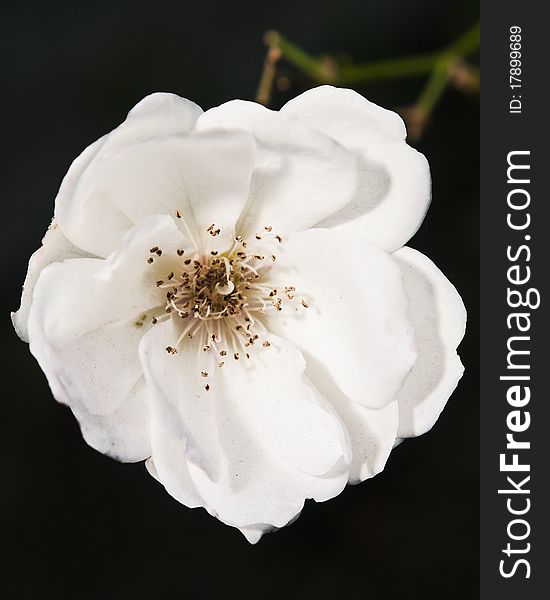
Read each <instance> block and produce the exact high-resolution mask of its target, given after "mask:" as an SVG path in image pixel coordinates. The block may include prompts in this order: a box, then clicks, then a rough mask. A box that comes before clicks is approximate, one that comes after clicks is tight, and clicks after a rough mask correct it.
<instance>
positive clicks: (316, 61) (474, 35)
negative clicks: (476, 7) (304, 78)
mask: <svg viewBox="0 0 550 600" xmlns="http://www.w3.org/2000/svg"><path fill="white" fill-rule="evenodd" d="M479 31H480V29H479V23H477V24H476V25H474V26H473V27H472V28H470V29H469V30H468V31H466V32H465V33H464V34H463V35H461V36H460V37H459V38H458V39H456V40H455V41H454V42H453V43H452V44H450V45H449V46H447V47H446V48H444V49H443V50H440V51H438V52H432V53H428V54H420V55H418V56H407V57H402V58H393V59H388V60H381V61H376V62H368V63H363V64H359V65H342V66H340V67H338V66H337V65H336V63H335V61H333V60H331V59H330V58H327V57H324V58H323V57H321V58H316V57H313V56H311V55H310V54H308V53H307V52H305V51H304V50H302V49H301V48H299V47H298V46H296V45H295V44H293V43H292V42H290V41H289V40H287V39H286V38H285V37H284V36H282V35H281V34H280V33H278V32H275V31H272V32H270V33H268V34H267V35H266V43H267V44H268V45H269V46H271V47H276V48H279V49H280V51H281V55H282V57H283V58H284V59H286V60H287V61H288V62H289V63H291V64H292V65H294V66H295V67H297V68H298V69H300V70H301V71H302V72H303V73H305V74H306V75H308V76H309V77H311V79H313V80H314V81H317V82H320V83H337V84H340V85H342V84H350V83H361V82H366V81H373V80H380V79H393V78H396V77H407V76H416V75H425V74H428V73H431V72H432V71H433V70H434V69H435V70H438V69H439V67H438V66H437V65H438V64H439V63H440V61H441V59H442V57H444V56H446V57H449V56H451V55H452V56H454V57H455V58H456V57H466V56H468V55H469V54H471V53H472V52H475V51H476V50H477V49H478V48H479V35H480V34H479ZM434 85H435V84H434Z"/></svg>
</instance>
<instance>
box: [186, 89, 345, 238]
mask: <svg viewBox="0 0 550 600" xmlns="http://www.w3.org/2000/svg"><path fill="white" fill-rule="evenodd" d="M219 128H224V129H240V130H244V131H247V132H249V133H250V134H252V135H253V137H254V139H255V140H256V144H257V148H258V151H257V156H256V163H255V166H254V173H253V176H252V182H251V186H250V196H249V199H248V203H247V206H246V208H245V210H244V211H243V214H242V216H241V219H240V221H239V223H238V225H237V229H238V232H239V233H240V234H241V235H243V236H244V237H249V236H252V235H254V234H255V233H258V232H259V231H262V230H263V228H264V226H271V227H273V229H274V230H275V231H277V232H280V233H287V234H288V233H291V232H293V231H300V230H303V229H307V228H308V227H311V226H312V225H314V224H315V223H317V222H319V221H320V220H322V219H324V218H325V217H327V216H328V215H330V214H332V213H334V212H335V211H337V210H338V209H340V208H342V207H343V206H345V205H346V204H347V203H348V202H349V201H350V200H351V199H352V198H353V196H354V194H355V191H356V189H357V165H356V159H355V157H354V155H353V154H352V153H350V152H348V151H347V150H345V148H344V147H343V146H341V145H340V144H338V143H337V142H335V141H334V140H332V139H330V138H329V137H327V136H325V135H322V134H321V133H319V132H317V131H314V130H312V129H310V128H308V127H304V125H302V124H301V123H299V122H298V120H297V119H295V118H293V117H292V116H288V115H283V114H281V113H279V112H276V111H271V110H268V109H267V108H265V107H263V106H261V105H259V104H256V103H253V102H244V101H242V100H234V101H232V102H227V103H226V104H222V105H221V106H219V107H217V108H213V109H211V110H208V111H207V112H205V113H204V114H203V115H202V116H201V117H200V118H199V120H198V121H197V129H198V130H199V131H200V130H211V129H213V130H216V129H219Z"/></svg>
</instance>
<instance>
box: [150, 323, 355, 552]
mask: <svg viewBox="0 0 550 600" xmlns="http://www.w3.org/2000/svg"><path fill="white" fill-rule="evenodd" d="M176 335H177V330H176V329H175V328H174V325H173V324H172V323H171V322H167V323H163V324H161V325H157V326H155V327H154V328H153V329H152V330H150V331H149V332H148V333H147V335H146V336H145V337H144V338H143V342H142V344H141V349H140V351H141V358H142V364H143V368H144V371H145V377H146V380H147V383H148V385H149V386H150V391H151V397H152V442H151V443H152V462H153V463H154V470H155V474H156V476H157V478H158V479H159V480H160V481H161V482H162V483H163V484H164V486H165V487H166V489H167V490H168V492H169V493H170V494H172V495H173V496H174V497H175V498H177V499H178V500H179V501H180V502H182V503H184V504H186V505H188V506H197V505H200V506H204V507H205V508H206V509H207V510H208V512H210V513H211V514H213V515H215V516H217V517H218V518H219V519H220V520H222V521H223V522H225V523H227V524H229V525H233V526H236V527H239V528H244V529H245V530H246V529H247V528H250V529H251V531H252V530H253V531H254V532H255V533H254V534H253V533H250V535H249V536H248V537H249V539H252V541H257V539H256V538H257V537H258V535H259V530H261V532H263V531H265V530H267V528H273V527H282V526H284V525H286V524H287V523H288V522H289V521H290V520H291V519H292V518H293V517H294V516H295V515H297V514H298V513H299V512H300V511H301V509H302V506H303V503H304V500H305V499H306V498H314V499H316V500H318V501H323V500H327V499H328V498H331V497H333V496H335V495H336V494H338V493H339V492H340V491H341V490H342V488H343V487H344V485H345V483H346V481H347V478H348V464H349V461H350V458H351V456H350V452H349V447H348V443H349V442H348V439H347V435H346V432H345V430H344V428H343V427H342V425H341V422H340V420H339V419H338V417H337V415H336V414H335V412H334V411H333V410H332V408H331V407H330V405H329V404H328V403H327V402H326V401H325V400H324V399H323V398H322V396H321V395H320V394H319V392H317V390H316V389H315V388H314V387H313V386H312V385H311V383H310V382H309V381H308V380H307V378H305V376H304V374H303V373H304V368H305V364H304V361H303V358H302V357H301V355H300V353H299V352H298V351H297V350H295V349H294V348H292V346H291V345H289V344H288V343H286V342H284V341H283V340H280V339H278V338H277V337H276V336H273V337H272V338H270V340H271V346H270V347H269V348H268V349H262V350H261V351H259V352H258V353H256V354H254V355H253V356H251V358H250V359H249V360H247V359H246V358H245V357H242V358H240V359H239V360H234V359H232V358H231V359H227V360H226V361H225V365H224V366H223V367H219V366H218V363H217V361H218V360H219V357H218V358H216V357H215V356H214V355H213V351H212V350H211V351H209V352H203V351H202V350H201V345H200V344H199V343H198V341H196V340H193V341H191V342H189V343H188V344H187V346H186V347H185V348H182V349H181V350H179V351H178V353H177V354H175V355H172V354H169V353H166V352H163V351H162V350H163V348H164V347H166V346H167V345H171V344H173V343H174V338H175V336H176ZM201 372H206V373H208V376H207V377H203V376H202V375H201ZM207 386H208V389H207Z"/></svg>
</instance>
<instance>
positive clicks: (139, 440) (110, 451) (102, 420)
mask: <svg viewBox="0 0 550 600" xmlns="http://www.w3.org/2000/svg"><path fill="white" fill-rule="evenodd" d="M71 408H72V411H73V414H74V415H75V417H76V418H77V419H78V421H79V423H80V429H81V431H82V436H83V438H84V439H85V440H86V442H87V444H88V445H90V446H91V447H92V448H95V449H96V450H98V451H99V452H101V453H102V454H106V455H107V456H110V457H111V458H115V459H116V460H120V461H122V462H138V461H140V460H145V459H146V458H148V457H149V456H151V444H150V441H149V439H150V433H149V407H148V403H147V386H146V385H145V380H144V378H143V377H140V378H139V379H138V380H137V382H136V383H135V385H134V386H133V387H132V389H131V390H130V391H129V392H128V395H127V396H126V398H125V399H124V401H123V402H122V404H120V406H118V408H116V409H115V410H114V411H113V412H111V413H107V414H104V415H96V414H93V413H91V412H89V411H88V410H86V408H85V407H84V406H83V405H73V406H72V407H71Z"/></svg>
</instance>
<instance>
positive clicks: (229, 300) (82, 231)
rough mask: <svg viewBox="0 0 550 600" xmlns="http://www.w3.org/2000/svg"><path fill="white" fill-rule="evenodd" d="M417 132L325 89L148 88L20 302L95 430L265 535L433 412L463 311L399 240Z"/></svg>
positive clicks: (453, 379)
mask: <svg viewBox="0 0 550 600" xmlns="http://www.w3.org/2000/svg"><path fill="white" fill-rule="evenodd" d="M404 140H405V128H404V125H403V122H402V121H401V119H400V118H399V117H398V116H397V115H396V114H395V113H392V112H389V111H387V110H384V109H382V108H380V107H378V106H376V105H374V104H372V103H370V102H368V101H367V100H365V99H364V98H362V97H361V96H359V95H358V94H356V93H354V92H352V91H350V90H344V89H336V88H333V87H328V86H324V87H319V88H316V89H313V90H310V91H309V92H306V93H305V94H302V95H301V96H299V97H298V98H296V99H294V100H292V101H291V102H289V103H288V104H286V105H285V106H284V107H283V108H282V110H281V111H279V112H274V111H270V110H268V109H266V108H263V107H262V106H260V105H257V104H254V103H250V102H243V101H238V100H237V101H233V102H228V103H226V104H223V105H222V106H219V107H217V108H214V109H212V110H209V111H207V112H204V113H203V112H202V111H201V109H200V108H199V107H198V106H196V105H195V104H193V103H192V102H189V101H188V100H184V99H182V98H179V97H178V96H175V95H172V94H153V95H151V96H148V97H147V98H145V99H144V100H142V101H141V102H140V103H139V104H138V105H137V106H136V107H135V108H134V109H132V111H130V113H129V115H128V118H127V119H126V121H125V122H124V123H122V125H120V126H119V127H117V128H116V129H115V130H114V131H112V132H111V133H109V134H107V135H105V136H104V137H102V138H101V139H99V140H98V141H97V142H95V143H94V144H92V145H91V146H90V147H88V148H87V149H86V150H85V151H84V152H83V153H82V154H81V155H80V156H79V157H78V158H77V159H76V160H75V161H74V163H73V164H72V165H71V167H70V169H69V172H68V173H67V175H66V176H65V178H64V180H63V183H62V185H61V188H60V191H59V194H58V196H57V198H56V202H55V215H54V219H53V222H52V225H51V226H50V229H49V230H48V232H47V234H46V236H45V238H44V240H43V244H42V247H41V248H40V249H39V250H38V251H37V252H36V253H35V254H34V255H33V256H32V258H31V261H30V264H29V271H28V274H27V279H26V281H25V286H24V292H23V297H22V301H21V308H20V309H19V311H18V312H17V313H15V314H14V316H13V319H14V324H15V327H16V329H17V331H18V333H19V335H20V336H21V337H22V338H23V339H24V340H28V341H29V342H30V349H31V352H32V353H33V354H34V356H35V357H36V359H37V360H38V362H39V364H40V366H41V367H42V369H43V370H44V372H45V374H46V376H47V378H48V382H49V384H50V387H51V389H52V392H53V394H54V396H55V398H56V399H57V400H58V401H59V402H62V403H64V404H67V405H68V406H69V407H70V408H71V409H72V411H73V412H74V414H75V416H76V417H77V419H78V420H79V422H80V425H81V428H82V433H83V436H84V438H85V439H86V441H87V442H88V444H90V445H91V446H93V447H94V448H96V449H97V450H99V451H100V452H103V453H105V454H108V455H110V456H112V457H114V458H116V459H118V460H121V461H128V462H132V461H141V460H146V461H147V467H148V469H149V472H150V473H151V474H152V475H153V476H154V477H155V478H157V479H158V480H159V481H160V482H161V483H162V484H163V485H164V486H165V488H166V489H167V490H168V492H169V493H170V494H171V495H172V496H174V497H175V498H176V499H177V500H179V501H180V502H181V503H183V504H185V505H186V506H189V507H197V506H202V507H204V508H206V510H208V512H209V513H210V514H212V515H214V516H216V517H218V518H219V519H220V520H221V521H223V522H224V523H227V524H229V525H232V526H234V527H238V528H239V529H240V530H241V531H242V532H243V533H244V535H245V536H246V537H247V538H248V539H249V540H250V541H251V542H256V541H257V540H258V539H259V538H260V537H261V535H262V533H264V532H266V531H268V530H270V529H274V528H278V527H283V526H284V525H285V524H287V523H289V522H290V521H291V520H293V519H294V518H295V517H296V516H297V515H298V514H299V513H300V511H301V510H302V507H303V504H304V500H305V499H306V498H314V499H315V500H317V501H323V500H327V499H329V498H332V497H333V496H335V495H337V494H339V493H340V492H341V491H342V489H343V487H344V486H345V485H346V484H347V483H357V482H360V481H363V480H364V479H367V478H369V477H372V476H373V475H375V474H376V473H378V472H380V471H381V470H382V469H383V468H384V464H385V462H386V460H387V458H388V456H389V454H390V452H391V450H392V448H393V447H394V445H395V444H396V443H397V442H398V441H400V440H401V439H402V438H407V437H412V436H417V435H420V434H422V433H424V432H426V431H427V430H428V429H430V428H431V427H432V425H433V424H434V423H435V421H436V420H437V418H438V416H439V413H440V412H441V410H442V409H443V407H444V405H445V403H446V401H447V399H448V397H449V395H450V394H451V392H452V391H453V389H454V388H455V386H456V384H457V382H458V380H459V379H460V377H461V375H462V371H463V368H462V365H461V363H460V360H459V358H458V356H457V354H456V347H457V345H458V343H459V342H460V340H461V338H462V336H463V333H464V326H465V311H464V307H463V304H462V301H461V299H460V296H459V295H458V293H457V292H456V290H455V288H454V287H453V286H452V284H451V283H449V281H448V280H447V279H446V278H445V277H444V275H443V274H442V273H441V272H440V271H439V270H438V269H437V267H436V266H435V265H434V264H433V263H432V262H431V261H430V260H429V259H428V258H426V257H425V256H423V255H422V254H420V253H419V252H417V251H415V250H412V249H410V248H407V247H404V246H403V245H404V244H405V243H406V242H407V240H409V238H410V237H411V236H412V235H413V234H414V233H415V231H416V230H417V228H418V227H419V225H420V223H421V222H422V219H423V217H424V214H425V211H426V209H427V207H428V204H429V201H430V176H429V169H428V165H427V162H426V160H425V158H424V157H423V156H422V155H421V154H419V153H418V152H416V151H415V150H413V149H412V148H410V147H409V146H407V144H406V143H405V141H404Z"/></svg>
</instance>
